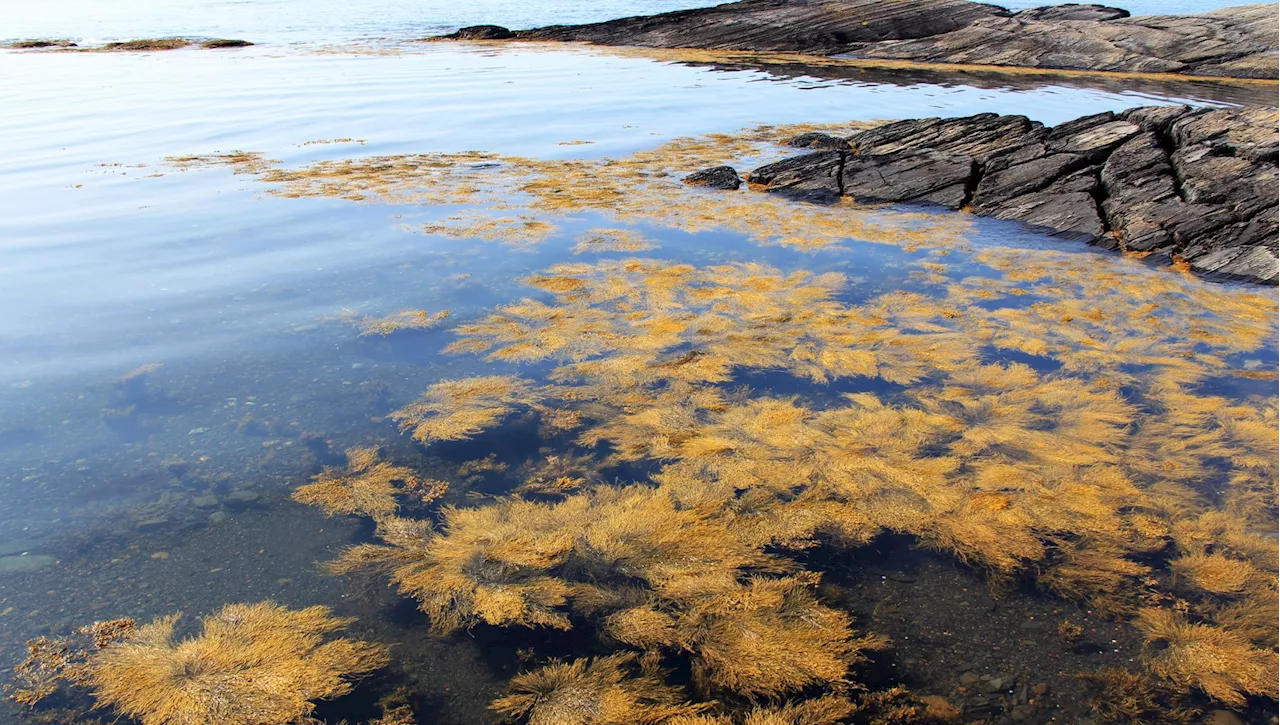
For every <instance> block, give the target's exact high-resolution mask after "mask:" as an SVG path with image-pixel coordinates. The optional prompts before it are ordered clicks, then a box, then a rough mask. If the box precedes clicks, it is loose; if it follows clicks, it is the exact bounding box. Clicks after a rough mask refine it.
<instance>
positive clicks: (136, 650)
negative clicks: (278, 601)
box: [88, 602, 387, 725]
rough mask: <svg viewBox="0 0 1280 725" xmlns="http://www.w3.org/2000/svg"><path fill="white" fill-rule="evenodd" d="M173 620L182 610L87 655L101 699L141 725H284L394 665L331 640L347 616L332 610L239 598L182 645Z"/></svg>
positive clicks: (355, 644) (370, 650)
mask: <svg viewBox="0 0 1280 725" xmlns="http://www.w3.org/2000/svg"><path fill="white" fill-rule="evenodd" d="M176 623H177V616H170V617H162V618H160V619H157V620H155V621H154V622H151V623H150V624H146V625H143V626H141V627H138V629H137V630H136V631H135V632H133V633H132V634H131V635H130V636H128V637H127V638H125V639H124V640H122V641H121V642H119V643H118V644H115V645H112V646H109V647H106V648H104V649H102V650H101V651H100V652H98V653H97V654H95V655H93V656H92V657H91V658H90V661H89V665H88V683H89V685H90V687H91V688H92V692H93V696H94V699H95V700H96V701H97V702H98V704H99V705H101V706H108V707H112V708H114V709H115V710H116V711H117V712H119V713H120V714H122V715H125V716H127V717H132V718H136V719H137V720H138V721H139V722H141V723H143V725H201V724H203V723H208V725H265V724H267V723H279V724H280V725H285V724H286V723H292V722H295V721H299V720H303V719H305V718H306V717H307V716H308V715H309V714H310V713H311V712H312V710H313V709H314V708H315V703H314V701H315V700H327V699H331V698H335V697H339V696H341V695H344V694H346V693H347V692H349V691H350V690H351V687H352V683H351V678H354V677H360V676H362V675H365V674H367V673H369V672H372V671H373V670H376V669H378V668H380V667H382V666H384V665H385V664H386V663H387V653H386V649H385V648H384V647H382V646H380V645H375V644H370V643H368V642H362V641H359V640H351V639H345V638H337V639H328V640H327V641H326V636H327V635H329V634H331V633H333V632H335V631H337V630H340V629H342V628H343V627H345V626H346V625H347V624H349V623H350V620H347V619H341V618H337V617H334V616H332V615H331V614H330V613H329V610H328V609H327V608H325V607H310V608H308V609H302V610H289V609H285V608H284V607H281V606H278V605H275V604H271V603H268V602H263V603H259V604H249V605H244V604H232V605H228V606H226V607H223V608H222V610H220V611H219V612H218V613H216V614H214V615H211V616H208V617H205V618H204V619H203V620H202V625H203V627H202V631H201V634H200V635H199V636H198V637H195V638H192V639H186V640H180V641H175V640H174V638H173V629H174V625H175V624H176Z"/></svg>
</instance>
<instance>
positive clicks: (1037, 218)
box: [748, 106, 1280, 284]
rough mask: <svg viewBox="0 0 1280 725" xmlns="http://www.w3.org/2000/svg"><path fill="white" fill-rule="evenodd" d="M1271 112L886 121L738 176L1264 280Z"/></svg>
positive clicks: (1270, 266) (1158, 111)
mask: <svg viewBox="0 0 1280 725" xmlns="http://www.w3.org/2000/svg"><path fill="white" fill-rule="evenodd" d="M1276 124H1277V114H1276V112H1275V111H1274V110H1270V109H1231V110H1227V109H1220V110H1208V109H1191V108H1187V107H1183V106H1174V107H1142V108H1135V109H1131V110H1129V111H1126V112H1124V113H1122V114H1118V115H1117V114H1113V113H1101V114H1097V115H1093V116H1086V117H1084V118H1079V119H1076V120H1074V121H1070V122H1068V123H1064V124H1061V125H1059V126H1056V127H1053V128H1045V127H1044V126H1042V125H1041V124H1039V123H1035V122H1033V121H1029V120H1028V119H1026V118H1025V117H1023V116H998V115H996V114H980V115H977V116H969V117H966V118H953V119H939V118H926V119H920V120H908V121H898V122H896V123H890V124H886V125H883V126H879V127H877V128H873V129H870V130H868V131H862V132H860V133H857V134H854V135H853V136H851V137H849V138H848V139H847V141H848V142H849V144H850V146H851V150H848V151H842V150H828V151H819V152H816V153H810V154H805V155H801V156H796V157H793V158H789V159H785V160H783V161H779V162H777V163H774V164H769V165H767V166H763V167H761V168H758V169H756V170H755V171H752V172H751V174H750V175H749V176H748V181H749V182H750V183H752V184H754V185H758V186H762V187H763V188H764V189H766V190H767V191H771V192H775V193H781V194H786V195H789V196H792V197H795V198H799V199H803V200H808V201H819V202H821V201H832V200H835V199H837V198H839V197H841V196H849V197H853V198H854V199H856V200H858V201H885V202H914V203H928V204H937V205H941V206H945V207H950V208H955V209H959V208H969V209H971V210H972V211H973V212H974V213H976V214H980V215H983V216H991V217H996V218H1000V219H1012V220H1018V221H1022V222H1025V223H1028V224H1032V225H1035V226H1038V227H1042V228H1045V229H1048V230H1051V231H1052V232H1053V233H1055V234H1057V235H1060V236H1063V237H1067V238H1072V239H1079V240H1083V241H1089V242H1092V243H1094V244H1097V245H1100V246H1103V247H1107V248H1111V249H1124V250H1126V251H1131V252H1140V253H1145V252H1150V253H1159V254H1164V255H1168V256H1173V255H1177V256H1179V257H1180V258H1182V259H1183V260H1185V261H1187V262H1188V263H1189V264H1190V265H1191V268H1192V269H1193V270H1194V271H1196V272H1199V273H1202V274H1214V275H1219V276H1230V277H1235V278H1241V279H1249V280H1254V281H1259V282H1266V283H1271V284H1275V283H1276V280H1277V276H1278V272H1280V270H1278V269H1277V214H1276V212H1277V207H1276V198H1277V177H1276V173H1277V162H1276V161H1277V132H1276Z"/></svg>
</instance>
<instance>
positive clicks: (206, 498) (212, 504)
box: [191, 493, 218, 509]
mask: <svg viewBox="0 0 1280 725" xmlns="http://www.w3.org/2000/svg"><path fill="white" fill-rule="evenodd" d="M191 503H193V504H195V506H196V508H202V509H213V508H217V507H218V497H217V496H214V495H213V494H211V493H209V494H205V495H203V496H195V497H193V498H192V499H191Z"/></svg>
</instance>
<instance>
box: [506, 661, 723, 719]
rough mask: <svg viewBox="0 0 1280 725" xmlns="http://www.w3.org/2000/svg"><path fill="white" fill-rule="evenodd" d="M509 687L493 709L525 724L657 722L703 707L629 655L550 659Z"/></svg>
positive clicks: (695, 711)
mask: <svg viewBox="0 0 1280 725" xmlns="http://www.w3.org/2000/svg"><path fill="white" fill-rule="evenodd" d="M507 689H508V692H509V694H508V695H507V696H506V697H503V698H500V699H498V700H495V701H494V702H493V704H492V705H491V707H492V708H493V709H494V710H496V711H498V712H499V713H501V714H502V715H504V716H506V717H507V718H509V719H512V720H516V721H519V722H523V723H528V725H659V724H661V723H672V722H681V721H680V720H678V719H673V718H679V717H681V716H691V715H694V714H696V713H698V712H700V711H701V710H705V709H706V708H707V705H697V704H693V703H690V702H688V701H687V700H686V699H685V698H684V697H683V694H682V692H681V691H680V688H678V687H674V686H672V685H668V684H666V683H665V682H664V681H663V679H662V672H661V671H660V670H657V669H655V668H654V667H653V666H652V665H651V664H649V663H645V662H642V661H640V660H638V658H637V657H636V655H634V654H629V653H619V654H613V655H609V656H607V657H598V658H596V659H594V660H585V659H580V660H575V661H573V662H552V663H551V664H548V665H546V666H545V667H542V668H539V669H536V670H533V671H530V672H525V673H522V674H519V675H516V676H515V677H514V678H512V680H511V683H510V684H509V685H508V687H507ZM693 722H696V720H695V721H693Z"/></svg>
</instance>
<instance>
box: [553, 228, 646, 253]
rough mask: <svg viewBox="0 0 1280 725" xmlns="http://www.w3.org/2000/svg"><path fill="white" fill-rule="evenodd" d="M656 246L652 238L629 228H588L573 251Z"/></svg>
mask: <svg viewBox="0 0 1280 725" xmlns="http://www.w3.org/2000/svg"><path fill="white" fill-rule="evenodd" d="M657 247H658V245H657V244H656V243H655V242H654V241H653V240H652V239H649V238H648V237H646V236H644V235H643V234H640V233H638V232H634V231H632V230H630V229H588V230H587V231H585V232H583V233H582V235H581V236H579V237H578V241H577V244H574V245H573V253H574V254H591V253H599V252H647V251H649V250H650V249H657Z"/></svg>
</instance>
